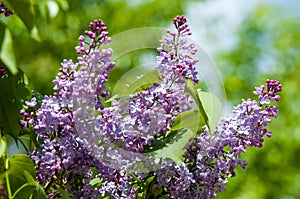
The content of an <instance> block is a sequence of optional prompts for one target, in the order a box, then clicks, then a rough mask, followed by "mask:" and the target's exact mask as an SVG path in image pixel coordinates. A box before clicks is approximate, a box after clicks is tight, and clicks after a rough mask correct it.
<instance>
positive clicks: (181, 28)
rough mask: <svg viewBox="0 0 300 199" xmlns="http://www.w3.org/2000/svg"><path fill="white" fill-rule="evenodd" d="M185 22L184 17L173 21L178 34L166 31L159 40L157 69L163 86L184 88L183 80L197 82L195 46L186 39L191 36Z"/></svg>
mask: <svg viewBox="0 0 300 199" xmlns="http://www.w3.org/2000/svg"><path fill="white" fill-rule="evenodd" d="M186 22H187V20H186V18H185V17H184V16H177V17H176V18H175V19H174V24H175V27H176V28H177V30H178V32H177V33H176V32H172V31H170V30H168V31H167V34H166V35H163V37H162V40H161V42H162V43H161V46H160V47H159V48H158V49H157V50H158V51H159V52H160V55H159V56H158V57H157V63H158V66H157V69H158V70H159V71H160V72H161V73H162V74H163V75H164V78H165V81H166V82H165V84H168V85H172V84H174V85H176V84H179V85H180V86H181V87H184V83H185V79H186V78H190V79H192V80H193V81H194V82H195V83H198V82H199V79H198V77H197V74H198V73H197V71H196V67H195V64H196V63H197V62H198V60H197V59H196V58H195V57H194V55H195V54H196V52H197V49H196V46H195V44H193V43H191V42H189V40H188V39H187V38H186V37H187V36H189V35H191V32H190V29H189V28H188V24H187V23H186Z"/></svg>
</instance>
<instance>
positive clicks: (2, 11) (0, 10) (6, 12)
mask: <svg viewBox="0 0 300 199" xmlns="http://www.w3.org/2000/svg"><path fill="white" fill-rule="evenodd" d="M0 14H4V15H5V16H6V17H9V16H10V15H12V14H13V12H12V11H11V10H9V9H8V8H7V7H6V6H5V5H4V3H2V2H1V1H0Z"/></svg>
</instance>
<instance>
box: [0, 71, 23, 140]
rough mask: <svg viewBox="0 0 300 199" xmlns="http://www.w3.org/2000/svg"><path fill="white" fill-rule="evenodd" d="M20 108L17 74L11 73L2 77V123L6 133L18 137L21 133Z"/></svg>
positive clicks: (0, 107) (0, 116)
mask: <svg viewBox="0 0 300 199" xmlns="http://www.w3.org/2000/svg"><path fill="white" fill-rule="evenodd" d="M18 116H19V110H18V101H17V99H16V81H15V76H12V75H9V76H8V77H7V78H1V79H0V123H2V125H3V128H4V132H5V134H9V135H11V136H12V137H13V138H15V139H17V137H18V135H19V130H20V125H19V118H18Z"/></svg>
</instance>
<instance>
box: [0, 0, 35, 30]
mask: <svg viewBox="0 0 300 199" xmlns="http://www.w3.org/2000/svg"><path fill="white" fill-rule="evenodd" d="M2 1H3V3H4V4H5V5H6V6H7V7H8V8H9V9H10V10H13V11H14V12H15V13H16V14H17V15H18V16H19V17H20V19H21V20H22V21H23V23H24V24H25V26H26V27H27V29H28V30H29V32H31V30H32V29H33V26H34V23H35V15H34V11H33V5H32V1H29V0H14V1H9V0H2Z"/></svg>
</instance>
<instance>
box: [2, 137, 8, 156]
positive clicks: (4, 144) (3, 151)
mask: <svg viewBox="0 0 300 199" xmlns="http://www.w3.org/2000/svg"><path fill="white" fill-rule="evenodd" d="M6 147H7V143H6V140H5V138H4V137H0V158H1V157H2V155H3V154H4V153H5V151H6Z"/></svg>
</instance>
